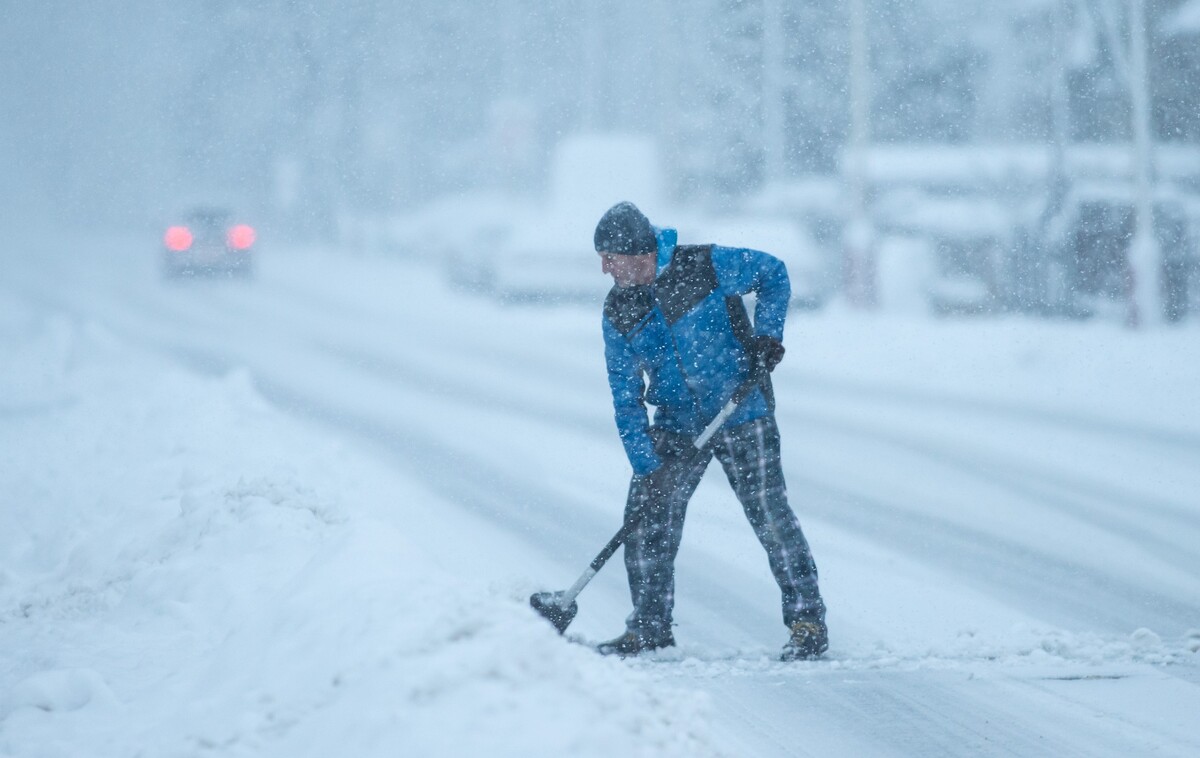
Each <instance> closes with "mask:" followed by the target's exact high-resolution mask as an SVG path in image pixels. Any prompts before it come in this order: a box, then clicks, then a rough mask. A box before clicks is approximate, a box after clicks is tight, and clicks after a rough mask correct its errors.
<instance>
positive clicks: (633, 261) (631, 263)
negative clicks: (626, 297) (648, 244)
mask: <svg viewBox="0 0 1200 758" xmlns="http://www.w3.org/2000/svg"><path fill="white" fill-rule="evenodd" d="M654 268H655V256H654V254H653V253H649V254H647V255H621V254H619V253H604V252H602V253H600V270H601V271H603V272H604V273H606V274H608V275H609V276H611V277H612V278H613V281H614V282H616V283H617V286H618V287H633V286H636V285H639V284H650V283H651V282H653V281H654Z"/></svg>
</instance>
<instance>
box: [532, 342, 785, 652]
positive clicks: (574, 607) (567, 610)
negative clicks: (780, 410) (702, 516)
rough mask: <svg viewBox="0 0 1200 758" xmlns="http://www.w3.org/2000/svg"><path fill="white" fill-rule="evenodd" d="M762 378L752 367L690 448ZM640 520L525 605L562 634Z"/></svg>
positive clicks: (703, 441) (636, 515)
mask: <svg viewBox="0 0 1200 758" xmlns="http://www.w3.org/2000/svg"><path fill="white" fill-rule="evenodd" d="M766 375H767V371H766V369H765V368H764V367H762V366H756V367H755V369H754V370H753V371H751V372H750V376H749V378H747V379H746V381H744V382H742V384H741V385H739V386H738V388H737V389H736V390H735V391H734V393H733V396H732V397H730V398H729V402H727V403H725V407H724V408H722V409H721V411H720V413H718V414H717V415H716V418H714V419H713V420H712V421H710V422H709V424H708V426H706V427H704V431H702V432H700V436H698V437H696V439H694V440H692V445H693V446H695V448H696V450H697V451H700V450H703V449H704V446H705V445H707V444H708V441H709V440H710V439H712V436H713V435H714V434H716V433H717V430H718V429H720V428H721V425H722V424H724V423H725V421H726V420H727V419H728V418H729V417H730V416H732V415H733V412H734V411H735V410H737V407H738V405H740V404H741V402H742V401H743V400H745V399H746V396H747V395H749V394H750V393H751V392H753V391H754V389H755V388H756V387H758V385H759V383H760V382H762V380H763V379H764V378H765V377H766ZM641 519H642V512H641V510H640V509H639V510H637V511H634V512H633V513H632V514H630V516H629V518H628V519H627V520H626V521H625V523H624V524H622V525H621V528H620V529H619V530H617V533H616V534H614V535H613V538H612V539H611V540H609V541H608V544H607V545H605V546H604V549H603V550H601V551H600V553H599V554H598V555H597V556H596V557H595V558H593V559H592V562H591V563H590V564H589V565H588V567H587V570H586V571H584V572H583V574H582V575H581V576H580V577H579V578H578V579H576V580H575V583H574V584H572V585H571V588H570V589H568V590H562V591H560V592H535V593H533V594H532V595H530V596H529V604H530V605H531V606H533V609H534V610H535V611H537V612H538V613H539V614H541V615H542V617H543V618H545V619H546V620H547V621H549V622H550V623H551V624H553V625H554V628H555V629H557V630H558V633H559V634H562V633H563V632H565V631H566V630H567V627H568V626H570V625H571V622H572V621H573V620H574V619H575V614H576V613H578V612H579V605H578V604H577V603H576V602H575V598H576V596H578V595H579V593H580V592H583V588H584V587H586V586H588V582H590V581H592V577H594V576H596V574H597V573H598V572H599V571H600V569H602V568H603V567H604V564H605V563H608V559H609V558H611V557H612V556H613V553H615V552H617V548H619V547H620V546H621V544H622V543H623V542H625V538H626V537H628V536H629V533H630V532H632V531H633V530H634V529H635V528H637V525H638V522H639V521H641Z"/></svg>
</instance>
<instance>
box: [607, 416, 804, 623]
mask: <svg viewBox="0 0 1200 758" xmlns="http://www.w3.org/2000/svg"><path fill="white" fill-rule="evenodd" d="M651 434H652V435H653V436H654V440H655V449H656V451H657V452H658V454H659V457H660V458H662V459H663V465H667V466H674V467H676V468H677V469H678V473H677V474H676V475H675V476H674V477H673V479H672V481H671V483H670V485H669V487H668V489H669V490H670V494H668V495H666V496H665V497H663V496H655V494H654V493H652V492H651V491H650V489H649V487H648V486H647V483H646V481H645V479H643V478H642V477H636V476H635V477H634V478H633V481H632V482H631V483H630V487H629V497H628V500H627V501H626V504H625V518H626V519H628V518H630V517H631V515H632V514H633V513H634V512H635V511H638V510H641V511H642V514H643V515H642V518H641V521H640V522H639V524H638V526H637V528H636V529H634V530H633V532H632V533H631V534H630V535H629V538H628V539H627V540H626V541H625V570H626V571H627V572H628V574H629V592H630V595H631V596H632V599H633V613H632V614H630V616H629V618H627V619H626V621H625V624H626V627H627V628H628V630H629V631H631V632H634V633H637V634H640V635H643V636H646V637H650V638H656V637H661V636H663V635H665V634H666V633H668V632H669V631H670V630H671V613H672V609H673V608H674V605H675V555H676V554H677V553H678V552H679V541H680V539H681V537H682V536H683V519H684V515H685V514H686V512H687V505H688V501H689V500H690V499H691V497H692V494H693V493H694V492H695V491H696V487H697V486H698V485H699V484H700V478H701V477H702V476H703V475H704V471H705V469H707V468H708V462H709V461H710V460H711V459H712V458H713V457H715V458H716V459H717V460H718V461H720V463H721V467H722V468H723V469H724V470H725V476H726V477H728V479H729V484H730V485H731V486H732V487H733V491H734V493H735V494H736V495H737V498H738V500H739V501H740V502H741V504H742V509H743V510H744V511H745V513H746V518H747V519H748V520H749V521H750V525H751V526H752V527H753V528H754V533H755V535H757V536H758V540H759V542H760V543H762V546H763V548H764V549H765V550H766V551H767V560H768V562H769V563H770V566H771V573H773V574H774V575H775V581H776V582H777V583H778V584H779V589H780V591H781V592H782V595H783V622H784V624H785V625H787V626H791V624H792V623H793V622H795V621H824V619H825V603H824V602H823V601H822V600H821V592H820V589H819V588H818V587H817V565H816V563H815V562H814V561H813V557H812V552H811V551H810V550H809V547H808V541H807V540H806V539H805V538H804V532H803V531H801V529H800V522H799V521H798V520H797V519H796V514H795V513H794V512H793V511H792V509H791V506H789V505H788V501H787V488H786V487H785V485H784V482H783V466H782V464H781V462H780V452H779V427H778V426H777V425H776V424H775V419H774V418H773V417H770V416H767V417H763V418H759V419H755V420H754V421H749V422H747V423H745V424H742V425H740V426H737V427H734V428H733V429H723V430H721V431H720V432H718V433H717V434H716V435H715V436H714V437H713V439H712V440H711V441H710V442H709V443H708V445H707V446H706V447H705V449H704V450H703V451H701V452H700V454H699V455H696V451H695V449H694V448H692V443H691V440H690V439H688V438H686V437H683V436H681V435H678V434H673V433H670V432H665V431H662V430H659V429H652V430H651ZM691 456H694V458H693V460H692V461H691V463H690V465H688V466H686V468H684V467H682V466H681V465H680V463H681V461H687V459H688V458H689V457H691Z"/></svg>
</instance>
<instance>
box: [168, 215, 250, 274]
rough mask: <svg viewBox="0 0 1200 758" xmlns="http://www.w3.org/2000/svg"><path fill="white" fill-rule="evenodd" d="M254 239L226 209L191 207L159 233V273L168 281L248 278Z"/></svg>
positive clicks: (247, 229) (245, 225) (246, 228)
mask: <svg viewBox="0 0 1200 758" xmlns="http://www.w3.org/2000/svg"><path fill="white" fill-rule="evenodd" d="M256 238H257V233H256V232H255V231H254V227H252V226H250V225H249V224H247V223H245V222H244V221H242V220H240V219H239V218H238V217H237V216H235V215H234V213H233V211H231V210H230V209H228V208H225V207H222V206H213V205H204V206H195V207H192V208H190V209H189V210H187V211H186V212H184V213H183V214H181V215H180V217H179V221H178V222H177V223H174V224H171V225H170V226H168V227H167V230H166V232H164V233H163V238H162V265H163V272H164V274H165V276H166V277H167V278H169V279H178V278H182V277H195V276H207V277H212V276H226V277H233V276H237V277H248V276H250V275H251V274H252V273H253V271H254V258H253V250H254V243H255V241H256Z"/></svg>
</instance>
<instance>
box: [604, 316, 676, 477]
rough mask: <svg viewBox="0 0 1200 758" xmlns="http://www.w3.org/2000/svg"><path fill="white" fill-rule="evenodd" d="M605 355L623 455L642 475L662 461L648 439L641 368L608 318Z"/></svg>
mask: <svg viewBox="0 0 1200 758" xmlns="http://www.w3.org/2000/svg"><path fill="white" fill-rule="evenodd" d="M604 358H605V361H606V362H607V363H608V385H609V387H610V388H611V389H612V398H613V411H614V412H615V415H616V420H617V431H618V433H619V434H620V435H621V443H622V444H623V445H624V446H625V455H626V456H628V458H629V463H630V465H632V466H633V473H635V474H638V475H639V476H644V475H646V474H649V473H650V472H652V471H654V470H655V469H657V468H658V467H659V465H660V464H661V463H662V461H661V460H660V459H659V457H658V454H657V453H655V452H654V441H653V440H652V439H651V438H650V431H649V430H650V419H649V417H648V416H647V415H646V402H645V399H644V396H645V393H646V385H645V382H644V381H643V380H642V367H641V364H640V362H639V361H638V358H637V355H635V354H634V352H633V348H631V347H630V346H629V343H628V342H626V340H625V338H624V337H622V336H621V335H620V333H619V332H617V330H616V329H615V328H614V327H613V326H612V324H610V323H608V320H607V319H605V320H604Z"/></svg>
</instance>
